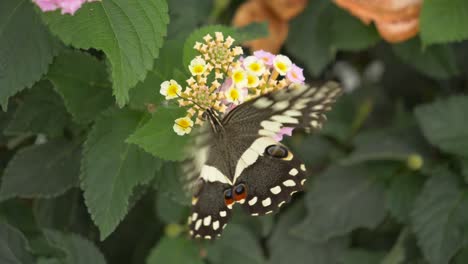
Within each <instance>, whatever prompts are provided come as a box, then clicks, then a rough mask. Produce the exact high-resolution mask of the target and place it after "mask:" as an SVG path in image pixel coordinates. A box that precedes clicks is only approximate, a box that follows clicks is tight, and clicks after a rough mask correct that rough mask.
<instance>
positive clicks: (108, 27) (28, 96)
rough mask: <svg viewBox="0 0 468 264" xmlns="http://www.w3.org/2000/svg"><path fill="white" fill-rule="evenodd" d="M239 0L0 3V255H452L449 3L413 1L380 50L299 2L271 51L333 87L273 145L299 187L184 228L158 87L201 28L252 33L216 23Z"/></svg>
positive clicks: (463, 94) (461, 93)
mask: <svg viewBox="0 0 468 264" xmlns="http://www.w3.org/2000/svg"><path fill="white" fill-rule="evenodd" d="M242 2H243V1H209V0H200V1H189V0H170V1H168V2H166V1H165V0H135V1H126V0H103V1H100V2H94V3H89V4H85V5H84V6H83V8H82V9H81V10H79V11H78V12H77V14H76V15H75V16H70V15H65V16H63V15H60V14H59V12H58V11H56V12H50V13H41V12H40V11H39V9H38V8H37V7H35V6H34V4H33V3H31V1H28V0H3V1H1V2H0V104H1V105H2V108H3V109H4V112H0V127H1V128H2V134H1V136H0V166H1V167H0V168H1V171H2V173H1V176H0V180H1V184H0V263H15V264H16V263H21V264H28V263H40V264H52V263H53V264H55V263H57V264H58V263H97V264H101V263H112V264H114V263H116V264H118V263H125V264H128V263H147V264H154V263H193V264H198V263H213V264H217V263H246V264H247V263H274V264H276V263H278V264H279V263H314V264H355V263H356V264H367V263H369V264H373V263H382V264H404V263H412V264H413V263H416V264H423V263H424V264H425V263H428V264H446V263H454V264H465V263H468V122H467V120H466V119H465V117H466V116H465V114H467V113H468V95H467V92H468V41H467V40H468V27H467V23H468V20H467V19H468V16H467V15H466V14H468V2H466V1H464V0H448V1H441V0H426V1H424V4H423V8H422V12H421V17H420V22H421V30H420V34H419V35H418V36H416V37H414V38H413V39H411V40H408V41H406V42H403V43H399V44H393V45H392V44H388V43H385V42H384V41H382V40H381V39H380V37H379V35H378V33H377V31H376V30H375V28H374V27H373V26H372V25H370V26H366V25H364V24H362V23H361V22H360V21H359V20H358V19H356V18H354V17H353V16H351V15H350V14H349V13H347V12H346V11H344V10H341V9H339V8H338V7H336V6H335V5H334V4H333V3H332V2H331V1H328V0H314V1H310V3H309V4H308V6H307V8H306V10H305V11H304V12H302V13H301V14H300V15H299V16H298V17H296V18H294V19H293V20H292V21H291V23H290V31H289V36H288V39H287V41H286V43H285V44H284V49H283V50H282V53H284V54H287V55H289V56H290V57H292V58H293V60H294V61H295V62H296V63H297V64H299V65H301V66H304V68H305V72H306V75H307V80H309V81H312V80H315V79H331V78H337V79H339V80H340V81H341V82H342V84H343V85H344V87H345V91H346V92H345V95H344V96H342V97H341V98H340V100H339V101H338V102H337V104H336V105H335V107H334V109H333V110H332V112H330V113H329V115H328V122H327V123H326V124H325V126H324V129H323V130H322V131H321V132H320V133H317V134H313V135H306V134H301V133H296V134H295V135H294V136H293V137H291V138H288V139H287V140H286V142H287V144H288V145H289V146H290V147H291V148H292V149H293V150H294V151H295V153H297V155H299V156H300V157H301V158H302V159H303V160H304V161H305V163H306V164H307V166H308V168H310V171H311V175H310V178H311V180H310V181H308V186H307V191H306V192H305V193H304V194H300V195H297V196H295V198H294V199H293V201H292V203H291V204H289V205H288V206H286V207H285V208H283V210H282V211H281V212H280V213H278V214H276V215H273V216H265V217H259V218H255V217H250V216H247V215H245V214H244V213H243V212H242V211H241V210H235V212H234V219H233V220H232V222H231V223H230V224H229V225H228V226H227V228H226V230H225V232H224V233H223V236H222V237H221V238H220V239H219V240H216V241H203V242H200V241H193V240H189V239H188V238H187V237H188V235H187V227H186V226H185V220H186V219H187V216H188V214H189V211H190V210H189V201H188V199H187V197H189V194H187V193H185V192H184V190H183V188H182V185H183V182H182V180H181V176H182V175H181V171H180V168H179V163H178V162H177V161H180V160H182V159H183V158H184V157H183V156H182V155H183V154H182V153H183V152H182V149H183V148H184V146H186V145H187V144H189V142H190V138H189V137H178V136H177V135H175V134H174V133H173V131H172V122H173V120H174V118H175V117H177V116H178V114H177V113H176V111H177V110H176V109H175V108H171V107H170V106H167V105H166V104H165V103H164V102H163V101H164V98H163V97H162V96H161V95H160V94H159V92H158V91H159V86H160V84H161V82H163V81H164V80H167V79H175V80H179V82H183V81H184V80H185V79H186V78H187V74H188V72H187V68H186V66H187V65H186V64H187V62H188V61H189V60H190V58H191V57H192V56H193V50H192V46H193V43H194V41H196V40H198V39H200V38H201V37H202V36H203V35H204V34H206V33H213V32H214V31H223V32H224V33H225V34H229V35H232V36H233V37H235V38H236V40H237V41H241V40H249V39H255V38H259V37H262V36H265V34H267V27H266V25H265V24H254V25H250V26H247V27H245V28H241V29H234V28H232V27H230V26H229V25H215V24H218V23H225V22H226V21H229V19H230V18H231V17H232V15H233V13H234V11H235V10H236V8H237V7H238V6H239V5H240V4H241V3H242Z"/></svg>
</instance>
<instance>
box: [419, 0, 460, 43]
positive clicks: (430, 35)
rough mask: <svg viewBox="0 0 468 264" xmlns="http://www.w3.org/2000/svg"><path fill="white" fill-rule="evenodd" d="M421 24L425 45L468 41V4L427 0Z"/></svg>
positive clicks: (447, 0)
mask: <svg viewBox="0 0 468 264" xmlns="http://www.w3.org/2000/svg"><path fill="white" fill-rule="evenodd" d="M420 24H421V38H422V40H423V42H424V44H425V45H431V44H434V43H447V42H453V41H462V40H465V39H468V28H467V27H466V25H468V2H467V1H465V0H425V1H424V3H423V7H422V11H421V17H420Z"/></svg>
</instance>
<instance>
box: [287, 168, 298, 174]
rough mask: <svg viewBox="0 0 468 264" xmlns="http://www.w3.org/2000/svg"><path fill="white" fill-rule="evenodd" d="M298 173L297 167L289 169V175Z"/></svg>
mask: <svg viewBox="0 0 468 264" xmlns="http://www.w3.org/2000/svg"><path fill="white" fill-rule="evenodd" d="M298 173H299V171H298V170H297V169H295V168H293V169H291V170H290V171H289V175H291V176H296V175H297V174H298Z"/></svg>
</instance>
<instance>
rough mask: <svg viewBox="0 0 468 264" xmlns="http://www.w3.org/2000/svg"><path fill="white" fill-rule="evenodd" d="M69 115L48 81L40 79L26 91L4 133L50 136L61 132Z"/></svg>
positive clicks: (58, 134)
mask: <svg viewBox="0 0 468 264" xmlns="http://www.w3.org/2000/svg"><path fill="white" fill-rule="evenodd" d="M69 119H70V116H69V115H68V113H67V110H66V109H65V106H64V105H63V101H62V99H61V98H60V96H59V95H58V94H57V93H56V92H55V91H54V90H53V89H52V85H51V84H50V82H48V81H41V82H38V83H36V84H35V85H34V87H33V88H32V89H31V90H30V91H28V92H27V93H26V95H25V96H24V98H23V100H22V102H21V103H20V105H19V106H18V108H17V109H16V111H15V114H14V116H13V118H12V119H11V121H10V122H9V123H8V126H7V127H6V128H5V131H4V133H5V134H6V135H20V134H28V133H33V134H39V133H44V134H46V135H49V136H51V137H56V136H60V135H62V134H63V129H64V128H65V127H66V126H67V125H68V124H69V123H70V120H69Z"/></svg>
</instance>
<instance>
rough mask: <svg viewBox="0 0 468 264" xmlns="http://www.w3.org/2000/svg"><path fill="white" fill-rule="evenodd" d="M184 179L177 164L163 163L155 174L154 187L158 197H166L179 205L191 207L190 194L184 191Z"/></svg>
mask: <svg viewBox="0 0 468 264" xmlns="http://www.w3.org/2000/svg"><path fill="white" fill-rule="evenodd" d="M184 184H185V178H184V175H183V174H182V171H181V168H180V164H179V163H177V162H164V165H163V167H162V168H161V170H160V171H159V173H157V175H156V179H155V181H154V187H155V189H156V190H158V192H159V195H162V196H166V199H171V200H172V201H173V202H176V203H178V204H180V205H184V206H190V205H191V200H190V198H191V193H190V192H187V191H186V190H184Z"/></svg>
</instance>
